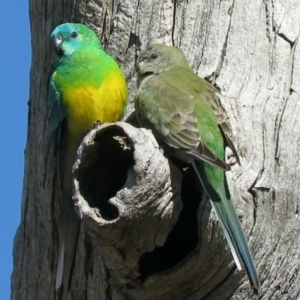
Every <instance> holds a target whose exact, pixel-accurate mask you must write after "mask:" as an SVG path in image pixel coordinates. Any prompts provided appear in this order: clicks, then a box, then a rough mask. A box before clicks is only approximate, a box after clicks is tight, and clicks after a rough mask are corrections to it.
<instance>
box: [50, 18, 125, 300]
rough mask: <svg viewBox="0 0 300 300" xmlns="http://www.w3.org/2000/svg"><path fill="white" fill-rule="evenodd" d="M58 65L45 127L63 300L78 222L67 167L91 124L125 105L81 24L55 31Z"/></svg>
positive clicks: (121, 83) (115, 116)
mask: <svg viewBox="0 0 300 300" xmlns="http://www.w3.org/2000/svg"><path fill="white" fill-rule="evenodd" d="M51 37H52V38H53V40H54V44H55V48H56V52H57V54H58V61H57V62H56V64H55V65H54V68H55V70H54V72H53V73H52V75H51V78H50V86H49V99H48V116H49V127H50V129H51V131H53V132H55V133H56V138H57V162H58V173H59V179H60V184H61V189H62V194H63V204H62V211H61V221H60V227H61V228H60V241H59V242H60V246H59V257H58V266H57V276H56V288H57V289H58V288H60V287H61V286H62V293H61V295H62V299H63V300H66V299H68V294H69V288H70V283H71V276H72V269H73V264H74V260H75V253H76V248H77V241H78V235H79V225H80V220H79V217H78V216H77V215H76V213H75V211H74V207H73V201H72V166H73V163H74V161H75V158H76V153H77V149H78V147H79V145H80V143H81V142H82V140H83V137H84V135H85V134H86V133H87V131H88V130H89V129H90V128H91V127H92V125H93V124H94V122H96V121H100V122H101V123H104V122H114V121H117V120H120V119H121V118H122V116H123V112H124V109H125V106H126V102H127V94H128V93H127V85H126V81H125V77H124V75H123V73H122V71H121V70H120V68H119V66H118V65H117V63H116V62H115V61H114V59H113V58H112V57H111V56H109V55H108V54H107V53H105V51H104V50H103V48H102V46H101V44H100V42H99V39H98V37H97V35H96V34H95V32H94V31H92V30H91V29H89V28H88V27H87V26H85V25H83V24H72V23H66V24H62V25H60V26H58V27H56V28H55V30H54V31H53V32H52V34H51Z"/></svg>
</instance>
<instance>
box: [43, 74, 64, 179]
mask: <svg viewBox="0 0 300 300" xmlns="http://www.w3.org/2000/svg"><path fill="white" fill-rule="evenodd" d="M53 74H54V73H53ZM47 106H48V107H47V111H48V124H49V127H50V131H51V132H53V133H54V136H55V143H56V145H55V154H56V156H57V159H58V160H57V166H58V176H59V180H60V183H61V184H62V176H61V174H62V172H61V170H60V169H61V167H62V165H63V164H62V161H63V153H64V151H63V149H64V140H65V139H64V138H63V134H64V130H65V112H64V108H63V105H62V102H61V97H60V93H59V91H58V89H57V87H56V85H55V80H54V76H53V75H52V76H51V77H50V81H49V91H48V103H47Z"/></svg>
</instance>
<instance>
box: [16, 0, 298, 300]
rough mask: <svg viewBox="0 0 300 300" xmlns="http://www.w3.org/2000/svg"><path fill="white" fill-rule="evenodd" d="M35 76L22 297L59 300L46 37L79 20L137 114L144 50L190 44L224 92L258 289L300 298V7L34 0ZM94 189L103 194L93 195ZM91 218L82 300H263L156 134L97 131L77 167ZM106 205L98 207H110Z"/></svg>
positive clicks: (86, 222) (293, 2) (193, 57)
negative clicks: (118, 70)
mask: <svg viewBox="0 0 300 300" xmlns="http://www.w3.org/2000/svg"><path fill="white" fill-rule="evenodd" d="M30 20H31V33H32V45H33V52H32V57H33V58H32V69H31V81H30V103H29V114H28V141H27V148H26V155H25V176H24V189H23V197H22V217H21V224H20V227H19V229H18V231H17V233H16V237H15V241H14V252H13V255H14V270H13V274H12V286H11V287H12V297H11V299H13V300H22V299H26V300H43V299H50V300H52V299H58V294H57V293H56V291H55V275H56V267H57V254H58V220H59V209H58V208H59V201H61V200H62V197H61V194H60V190H59V186H58V182H57V174H56V168H55V157H54V145H53V142H52V140H51V138H50V133H49V129H48V126H47V121H46V119H47V117H46V99H47V87H48V75H49V72H50V65H51V62H52V61H53V55H54V51H53V47H51V46H52V45H51V41H50V33H51V31H52V29H53V28H54V27H56V26H57V25H58V24H60V23H63V22H82V23H85V24H87V25H89V26H91V27H92V28H93V29H94V30H96V32H97V33H98V35H99V37H100V38H101V41H102V44H103V45H104V47H105V48H106V50H107V51H108V52H109V53H110V54H111V55H112V56H113V57H115V58H116V60H117V61H118V62H119V64H120V65H121V67H122V69H123V71H124V72H125V74H126V77H127V81H128V85H129V89H130V103H129V109H128V113H127V116H128V115H129V113H130V112H131V111H132V107H133V105H132V104H133V99H134V95H135V92H136V77H135V73H134V61H135V58H136V56H137V54H138V51H139V49H140V48H142V49H143V48H145V47H146V46H147V45H148V44H149V43H154V42H160V43H166V44H169V45H174V46H177V47H180V48H181V49H182V50H183V51H184V52H185V54H186V56H187V58H188V60H189V62H190V64H191V66H192V67H193V69H194V70H195V72H196V73H197V74H198V75H199V76H200V77H205V78H206V79H207V80H209V81H211V82H213V83H214V85H215V86H216V87H217V88H218V89H219V91H220V98H221V102H222V105H223V106H224V108H225V110H226V111H227V114H228V118H229V123H230V124H231V127H232V129H233V132H234V134H235V138H236V139H235V145H236V147H237V150H238V153H239V155H240V160H241V166H239V165H238V164H236V163H235V162H234V161H231V160H232V159H231V156H230V153H228V157H227V158H228V162H231V163H232V170H231V171H230V172H227V179H228V183H229V188H230V191H231V194H232V198H233V199H234V202H235V206H236V208H237V211H238V215H239V216H240V219H241V222H242V227H243V228H244V231H245V233H246V235H247V237H248V242H249V245H250V248H251V251H252V253H253V257H254V261H255V263H256V266H257V270H258V273H259V277H260V280H261V284H262V286H261V289H260V291H259V299H298V297H300V296H299V295H300V277H299V276H298V269H299V261H300V252H299V247H300V237H299V226H300V222H299V216H298V213H299V200H298V199H299V197H298V194H299V193H300V191H299V189H300V185H299V182H300V164H299V163H298V161H299V159H300V146H299V145H300V134H299V132H300V121H299V114H300V104H299V103H300V97H299V95H300V63H299V62H300V47H299V45H298V37H299V32H300V21H299V20H300V2H299V0H287V1H282V2H281V1H279V0H273V1H267V0H266V1H263V2H262V1H259V0H252V1H245V0H244V1H234V0H232V1H231V0H228V1H221V0H210V1H209V0H206V1H204V0H203V1H199V0H191V1H187V0H186V1H184V0H180V1H179V0H177V1H176V0H173V1H163V0H162V1H158V0H143V1H138V0H124V1H116V0H115V1H113V0H111V1H110V0H107V1H105V2H104V1H103V2H101V1H100V0H99V1H86V0H78V1H69V0H65V1H60V0H45V1H40V0H31V1H30ZM92 191H93V192H92ZM74 199H75V207H76V209H77V211H78V212H79V214H80V216H81V217H82V226H81V232H80V238H79V242H78V251H77V256H76V265H75V269H74V275H73V279H72V289H71V296H72V297H71V299H72V300H85V299H86V300H95V299H100V300H104V299H108V300H126V299H135V300H171V299H176V300H183V299H184V300H198V299H206V300H207V299H212V300H215V299H228V298H230V299H257V296H255V295H254V294H253V293H252V291H251V288H250V286H249V283H248V279H247V278H246V276H245V274H242V273H240V272H238V271H237V269H236V267H235V265H234V262H233V260H232V257H231V254H230V251H229V249H228V247H227V244H226V241H225V239H224V236H223V233H222V230H221V228H220V226H219V224H218V222H217V221H216V218H215V215H214V213H212V212H211V207H210V204H209V202H208V201H207V199H206V197H205V196H203V195H202V191H201V190H200V189H199V188H198V187H196V188H195V186H194V182H193V177H192V175H191V174H190V172H189V169H188V170H185V169H184V170H183V168H182V166H178V165H174V164H173V163H172V162H171V161H169V160H168V159H167V158H166V157H165V156H164V154H163V152H162V150H160V149H159V147H158V145H157V143H156V141H155V140H154V138H153V136H152V134H151V132H150V131H147V130H144V129H137V128H135V127H133V126H132V125H129V124H125V123H122V122H121V123H117V124H115V125H107V124H105V125H102V126H100V125H95V127H94V129H92V131H91V132H90V133H89V134H88V136H87V137H86V138H85V140H84V142H83V144H82V145H81V147H80V148H79V155H78V159H77V161H76V163H75V166H74ZM99 199H100V200H101V201H100V200H99Z"/></svg>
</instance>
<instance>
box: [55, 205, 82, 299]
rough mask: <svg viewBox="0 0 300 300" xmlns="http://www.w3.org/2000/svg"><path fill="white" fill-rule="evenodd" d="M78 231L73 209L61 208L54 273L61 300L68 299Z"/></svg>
mask: <svg viewBox="0 0 300 300" xmlns="http://www.w3.org/2000/svg"><path fill="white" fill-rule="evenodd" d="M71 201H72V200H71ZM79 231H80V219H79V217H78V216H77V214H76V213H75V211H74V209H72V210H70V209H64V208H63V210H62V216H61V229H60V232H59V234H60V237H59V253H58V262H57V273H56V289H59V288H60V289H61V291H60V295H61V296H60V299H61V300H68V299H69V290H70V285H71V279H72V273H73V268H74V262H75V256H76V250H77V243H78V237H79Z"/></svg>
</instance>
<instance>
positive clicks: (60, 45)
mask: <svg viewBox="0 0 300 300" xmlns="http://www.w3.org/2000/svg"><path fill="white" fill-rule="evenodd" d="M51 38H53V40H54V45H55V48H56V52H57V54H58V55H59V56H69V55H72V54H73V53H74V51H75V50H77V49H78V48H81V47H85V46H88V47H96V48H98V49H99V48H101V44H100V41H99V39H98V37H97V35H96V33H95V32H94V31H93V30H92V29H90V28H89V27H87V26H86V25H83V24H80V23H78V24H74V23H65V24H61V25H59V26H57V27H56V28H55V29H54V30H53V31H52V33H51Z"/></svg>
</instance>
